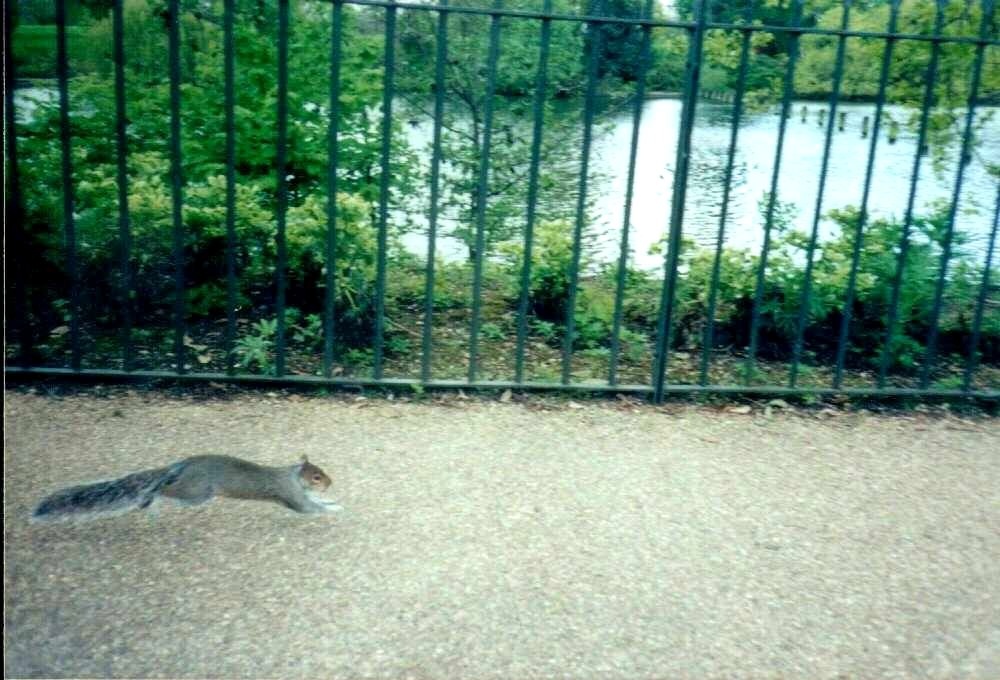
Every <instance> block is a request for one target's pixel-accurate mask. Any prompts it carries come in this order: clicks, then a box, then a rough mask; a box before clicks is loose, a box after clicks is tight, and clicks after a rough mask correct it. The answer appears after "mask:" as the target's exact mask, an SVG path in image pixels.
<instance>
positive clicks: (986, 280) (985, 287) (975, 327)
mask: <svg viewBox="0 0 1000 680" xmlns="http://www.w3.org/2000/svg"><path fill="white" fill-rule="evenodd" d="M998 223H1000V184H998V185H997V198H996V206H995V207H994V209H993V228H992V229H990V244H989V246H988V247H987V248H986V263H985V264H984V265H983V281H982V283H981V284H980V286H979V297H978V298H977V299H976V312H975V315H974V316H973V319H972V336H971V337H970V338H969V357H968V359H967V360H966V363H965V375H964V377H963V379H962V389H963V390H965V391H966V392H968V391H970V390H971V389H972V379H973V377H974V376H975V373H976V365H977V364H978V361H979V354H978V352H979V335H980V333H981V332H982V329H983V312H984V310H985V309H986V297H987V296H988V295H989V292H990V267H992V266H993V250H994V248H995V247H996V242H997V224H998Z"/></svg>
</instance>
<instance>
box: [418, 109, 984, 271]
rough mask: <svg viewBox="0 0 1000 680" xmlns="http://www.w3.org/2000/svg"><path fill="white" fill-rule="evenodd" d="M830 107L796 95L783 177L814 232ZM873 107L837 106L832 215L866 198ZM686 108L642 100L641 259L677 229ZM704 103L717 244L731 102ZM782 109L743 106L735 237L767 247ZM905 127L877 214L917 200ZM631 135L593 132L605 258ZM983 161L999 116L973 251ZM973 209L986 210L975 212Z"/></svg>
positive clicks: (704, 168)
mask: <svg viewBox="0 0 1000 680" xmlns="http://www.w3.org/2000/svg"><path fill="white" fill-rule="evenodd" d="M802 106H806V107H807V108H808V116H807V118H806V122H804V123H803V122H801V117H800V111H801V108H802ZM821 108H823V109H826V108H828V107H827V106H826V105H821V104H818V103H816V102H796V103H795V105H794V107H793V109H792V110H793V112H794V114H793V116H792V118H791V119H790V120H789V121H788V126H787V130H786V138H785V148H784V154H783V158H782V161H781V174H780V177H779V183H778V196H779V198H780V199H781V200H782V201H785V202H791V203H794V204H795V205H796V206H797V208H798V213H797V215H796V216H795V219H794V224H795V227H796V228H797V229H800V230H802V231H806V232H808V231H809V230H811V228H812V221H813V215H814V212H815V205H816V194H817V190H818V185H819V174H820V165H821V162H822V156H823V142H824V139H825V133H826V127H825V125H823V126H820V125H818V124H817V112H818V110H819V109H821ZM874 108H875V107H874V105H873V104H841V105H840V106H839V107H838V110H839V111H842V112H845V113H846V114H847V116H846V120H845V126H844V130H843V132H839V131H836V129H835V131H834V135H833V141H832V146H831V155H830V161H829V168H828V171H827V179H826V190H825V192H824V200H823V207H822V212H823V213H826V212H827V211H828V210H830V209H831V208H841V207H845V206H848V205H855V206H856V205H858V204H859V203H860V202H861V192H862V185H863V182H864V173H865V165H866V162H867V157H868V150H869V145H870V141H871V140H870V137H869V138H863V137H862V135H861V132H862V119H863V118H864V117H865V116H868V117H869V118H870V119H872V118H874ZM680 110H681V101H680V100H676V99H652V100H649V101H647V102H646V104H645V106H644V108H643V116H642V123H641V126H640V130H639V152H638V155H637V160H636V173H635V189H634V193H633V199H632V219H631V227H630V232H629V233H630V237H629V241H630V243H631V245H632V253H633V262H634V264H635V265H636V266H638V267H642V268H659V267H662V262H663V259H662V255H656V254H651V253H650V247H651V246H653V245H654V244H656V243H657V242H659V241H660V240H661V239H662V238H663V236H664V234H665V233H666V231H667V227H668V220H669V215H670V196H671V192H672V186H673V177H674V172H673V166H674V162H675V153H676V144H677V132H678V128H679V123H680ZM885 111H886V113H891V114H892V115H893V116H894V117H895V118H896V119H897V120H901V121H903V120H906V119H907V115H908V113H907V112H906V111H905V110H903V109H901V108H898V107H886V109H885ZM696 112H697V115H696V118H695V128H694V133H693V138H692V157H691V167H690V173H689V176H688V190H687V202H686V203H687V205H686V207H685V216H684V235H685V236H686V237H687V238H690V239H692V240H694V241H695V242H696V243H698V244H700V245H705V246H714V244H715V240H716V238H717V233H718V228H719V215H720V211H721V203H722V178H723V175H724V172H725V167H726V158H727V152H728V146H729V135H730V124H731V121H732V106H731V105H729V104H719V103H714V102H699V103H698V107H697V109H696ZM987 112H990V109H989V108H983V109H980V114H979V115H983V114H986V113H987ZM994 112H995V110H994ZM778 118H779V116H778V114H777V113H776V112H764V113H749V114H745V115H744V116H743V120H742V122H741V125H740V132H739V140H738V147H737V151H736V157H735V163H734V167H733V178H732V188H731V191H730V203H729V212H728V215H729V217H728V220H727V223H726V234H727V237H726V243H727V245H729V246H732V247H747V248H752V249H754V250H757V249H759V248H760V244H761V243H762V238H763V227H762V223H763V220H762V218H761V217H760V211H759V209H758V203H759V201H760V200H761V198H762V197H763V196H764V195H765V193H766V192H767V191H769V190H770V184H771V174H772V170H773V168H774V156H775V147H776V143H777V130H778V123H779V120H778ZM429 127H430V126H429V123H428V124H426V125H424V124H421V125H420V126H418V127H414V128H410V130H409V132H408V134H409V135H411V137H412V138H411V141H412V142H414V144H415V146H417V147H418V148H425V146H426V141H427V140H428V139H429V137H430V135H429ZM901 127H902V129H901V132H900V134H899V137H898V139H897V141H896V143H895V144H889V143H888V142H887V141H886V139H885V131H886V121H885V119H883V126H882V132H881V133H880V135H879V137H880V139H879V144H878V148H877V151H876V163H875V174H874V179H873V182H872V189H871V193H870V196H869V213H870V214H871V215H872V216H873V217H889V216H896V217H899V218H901V217H902V215H903V214H904V213H905V210H906V202H907V197H908V192H909V183H910V176H911V173H912V169H913V161H914V154H915V152H916V135H915V134H914V133H912V132H910V131H908V130H907V129H906V126H901ZM631 134H632V117H631V114H630V113H622V114H621V115H619V116H616V117H614V118H613V120H612V125H611V126H610V129H608V130H607V131H605V132H603V133H602V134H600V135H599V136H598V137H596V138H595V140H594V147H593V160H592V165H593V167H594V168H595V170H596V171H597V172H598V173H600V174H601V175H602V176H603V177H605V181H604V182H603V183H602V184H601V185H599V186H595V185H594V184H593V183H592V184H591V191H594V192H596V194H595V198H596V199H597V206H596V210H595V212H596V215H597V224H596V225H595V229H594V230H595V232H597V233H598V234H599V235H598V237H597V238H596V239H595V240H594V242H593V243H592V245H591V246H590V247H591V249H592V250H591V253H590V254H591V255H592V256H593V257H594V258H595V259H596V260H598V261H615V260H616V259H617V257H618V247H619V245H618V244H619V242H620V239H621V228H622V217H623V210H624V197H625V189H626V182H627V177H628V175H627V173H628V156H629V143H630V139H631ZM949 151H950V153H949V160H948V162H947V164H946V167H945V168H944V170H943V171H942V172H941V173H936V172H935V171H934V169H933V168H932V162H931V158H930V156H925V157H924V159H923V162H922V163H921V171H920V181H919V183H918V190H917V200H916V209H917V213H918V214H920V212H921V211H923V210H924V208H925V207H926V206H927V204H929V203H930V202H931V201H934V200H937V199H946V200H950V198H951V195H952V192H953V190H954V182H955V161H956V160H957V155H958V145H957V144H956V145H955V147H954V148H953V149H950V150H949ZM983 159H990V161H991V162H994V163H996V162H1000V120H998V119H997V117H996V116H994V117H993V118H992V119H991V120H988V121H987V122H986V128H985V130H984V132H983V134H982V135H981V145H980V147H979V148H978V149H977V153H976V158H975V160H974V161H973V162H972V163H970V164H969V165H968V166H967V167H966V169H965V178H964V181H963V190H962V195H961V200H960V202H959V213H958V217H957V220H956V229H957V230H959V231H961V232H962V233H964V234H966V235H968V236H969V241H970V242H969V245H968V247H967V249H968V250H970V251H971V252H974V253H983V252H985V247H986V246H985V243H986V239H987V238H988V236H989V229H990V226H991V221H992V215H993V206H994V201H995V200H996V195H997V181H996V179H995V178H991V177H990V176H989V175H988V173H987V171H986V168H985V165H984V163H983ZM972 210H975V211H977V212H970V211H972ZM833 229H834V225H833V224H832V223H830V222H829V221H828V220H825V219H824V220H822V221H821V223H820V237H821V238H823V237H825V236H829V235H830V234H831V233H832V231H833ZM405 243H406V245H407V247H408V248H409V249H412V250H413V251H414V252H416V253H425V252H426V238H425V237H424V236H422V235H420V234H411V235H409V236H408V237H407V238H406V239H405ZM439 252H440V253H441V254H442V256H443V257H445V258H448V259H451V258H463V257H467V256H468V255H467V250H466V249H465V248H464V247H463V246H462V245H461V244H460V243H458V242H456V241H455V240H453V239H448V238H443V239H440V240H439Z"/></svg>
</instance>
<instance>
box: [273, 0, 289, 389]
mask: <svg viewBox="0 0 1000 680" xmlns="http://www.w3.org/2000/svg"><path fill="white" fill-rule="evenodd" d="M288 2H289V0H278V144H277V158H276V159H275V166H276V167H277V173H278V184H277V193H278V205H277V218H278V219H277V221H278V233H277V235H276V240H277V248H278V253H277V255H278V261H277V267H276V268H277V271H276V272H275V275H276V277H277V286H278V290H277V293H278V296H277V301H276V305H275V307H276V309H275V313H276V314H277V317H278V323H277V328H276V329H275V350H274V374H275V375H276V376H278V377H279V378H280V377H281V376H283V375H284V374H285V284H286V280H285V279H286V274H287V272H286V271H285V270H286V269H287V267H288V252H287V251H288V244H287V239H286V237H285V222H286V218H287V215H288V168H287V158H288Z"/></svg>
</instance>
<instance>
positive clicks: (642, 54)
mask: <svg viewBox="0 0 1000 680" xmlns="http://www.w3.org/2000/svg"><path fill="white" fill-rule="evenodd" d="M652 15H653V2H652V0H646V3H645V5H644V6H643V8H642V18H643V19H648V18H649V17H651V16H652ZM641 30H642V44H641V46H640V47H639V68H638V72H637V73H636V78H635V93H634V94H633V100H632V140H631V143H630V145H629V153H628V177H627V179H626V181H625V206H624V209H623V215H622V237H621V243H620V245H619V247H618V271H617V276H616V278H615V306H614V312H613V314H612V321H611V356H610V358H609V361H608V384H609V385H617V384H618V355H619V353H620V352H621V333H622V316H623V311H622V310H623V308H624V306H625V275H626V273H627V272H628V255H629V244H628V238H629V226H630V222H631V221H632V196H633V192H634V191H635V162H636V157H637V156H638V151H639V128H640V127H641V124H642V107H643V105H644V104H645V103H646V71H647V70H648V69H649V51H650V43H651V41H652V27H651V26H649V25H648V24H647V25H644V26H642V28H641Z"/></svg>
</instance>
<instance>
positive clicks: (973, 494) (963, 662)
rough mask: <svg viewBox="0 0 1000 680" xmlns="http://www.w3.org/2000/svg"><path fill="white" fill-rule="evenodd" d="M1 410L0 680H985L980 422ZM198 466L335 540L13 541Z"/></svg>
mask: <svg viewBox="0 0 1000 680" xmlns="http://www.w3.org/2000/svg"><path fill="white" fill-rule="evenodd" d="M5 397H6V403H5V412H6V430H5V441H6V451H5V454H4V464H5V466H6V470H5V475H4V482H5V491H6V493H5V501H4V514H5V538H6V541H5V552H6V570H5V574H4V585H5V599H4V602H5V605H6V611H5V623H6V627H5V633H4V636H5V638H4V641H5V647H6V659H5V672H6V675H7V677H28V676H31V677H38V676H46V677H66V676H71V677H92V676H98V677H100V676H116V677H174V678H180V677H201V678H206V677H213V678H214V677H273V678H298V677H311V678H331V677H350V678H359V677H375V678H449V679H450V678H470V679H477V680H478V679H480V678H511V679H514V678H518V679H520V678H535V677H543V676H544V677H554V676H559V677H579V678H735V677H747V678H751V677H752V678H837V677H843V678H924V677H928V678H983V679H986V680H995V679H996V678H1000V421H997V420H989V419H979V420H962V419H959V418H956V417H930V416H924V415H919V414H916V415H911V416H899V415H896V416H877V415H871V414H867V413H856V414H842V415H830V414H828V415H826V417H817V415H816V414H811V413H801V412H800V413H794V412H793V413H788V412H784V411H783V410H780V409H779V410H778V411H776V412H775V413H773V414H771V415H764V414H763V413H761V412H759V411H758V410H756V409H755V411H754V412H753V413H751V414H745V415H744V414H738V413H733V412H730V411H727V410H725V409H707V408H695V407H674V408H673V409H670V410H669V411H668V410H664V409H656V408H653V407H642V408H634V407H630V406H628V405H625V404H621V403H617V402H616V403H608V402H600V403H596V404H589V403H588V404H582V405H581V404H572V403H571V404H569V405H567V406H563V407H561V408H558V409H542V408H540V407H538V406H537V405H535V406H532V405H531V404H530V403H529V404H527V405H525V404H517V403H498V402H496V401H476V400H468V401H454V400H452V401H449V402H448V403H443V404H428V403H399V401H398V400H397V401H396V402H392V401H384V400H360V401H354V400H353V399H352V398H347V399H343V398H339V399H319V398H305V397H301V396H294V395H293V396H286V395H282V396H279V397H277V398H268V397H267V396H265V395H249V396H246V395H245V396H239V397H236V398H231V399H209V400H194V399H178V398H173V397H166V396H162V395H159V396H158V395H156V394H149V393H146V394H140V393H125V392H121V393H117V394H116V395H115V396H111V397H96V396H93V395H92V394H76V395H70V396H64V397H62V398H56V397H51V396H40V395H34V394H26V393H23V392H14V391H8V392H7V393H6V395H5ZM820 415H823V414H820ZM205 453H227V454H237V455H240V456H243V457H246V458H250V459H252V460H255V461H258V462H262V463H267V464H275V465H276V464H291V463H292V462H294V461H295V459H296V457H298V456H299V455H300V454H303V453H305V454H308V455H309V457H310V459H311V460H313V461H314V462H316V463H318V464H319V465H321V466H322V467H324V468H325V469H326V470H327V472H329V473H330V474H331V476H332V477H333V479H334V483H333V487H332V489H331V491H332V492H333V494H334V496H335V497H336V498H337V499H338V500H339V501H340V502H341V503H342V504H343V505H344V506H345V508H346V510H345V511H344V512H342V513H338V514H332V515H324V516H301V515H297V514H295V513H292V512H290V511H288V510H285V509H283V508H281V507H278V506H277V505H270V504H263V503H252V502H241V501H234V500H216V501H213V502H211V503H208V504H206V505H204V506H200V507H197V508H182V507H178V506H172V505H169V504H163V505H162V506H161V507H160V508H159V509H158V510H157V511H156V512H154V513H148V512H134V513H129V514H125V515H119V516H114V517H109V518H104V519H100V520H96V521H90V522H76V523H62V524H53V525H39V524H31V523H29V522H28V521H27V517H28V514H29V512H30V509H31V507H32V505H33V504H34V503H35V502H37V500H38V499H39V498H40V497H41V496H43V495H44V494H46V493H49V492H51V491H53V490H55V489H56V488H58V487H60V486H62V485H65V484H68V483H72V482H79V481H86V480H90V479H99V478H107V477H114V476H118V475H120V474H124V473H127V472H131V471H135V470H139V469H143V468H149V467H154V466H160V465H163V464H165V463H168V462H170V461H173V460H176V459H178V458H180V457H184V456H189V455H194V454H205Z"/></svg>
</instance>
